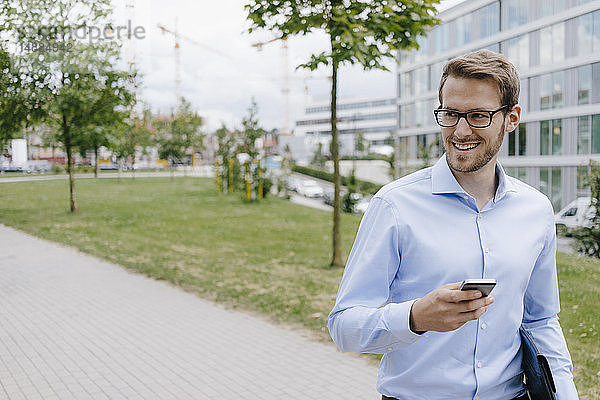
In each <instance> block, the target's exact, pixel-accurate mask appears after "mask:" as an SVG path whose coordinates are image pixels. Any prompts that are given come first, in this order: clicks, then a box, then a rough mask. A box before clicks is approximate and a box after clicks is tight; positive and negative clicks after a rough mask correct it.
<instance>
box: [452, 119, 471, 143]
mask: <svg viewBox="0 0 600 400" xmlns="http://www.w3.org/2000/svg"><path fill="white" fill-rule="evenodd" d="M471 134H472V131H471V127H470V126H469V124H467V120H466V119H465V118H460V119H459V120H458V124H456V128H455V129H454V135H455V136H457V137H459V138H462V137H468V136H470V135H471Z"/></svg>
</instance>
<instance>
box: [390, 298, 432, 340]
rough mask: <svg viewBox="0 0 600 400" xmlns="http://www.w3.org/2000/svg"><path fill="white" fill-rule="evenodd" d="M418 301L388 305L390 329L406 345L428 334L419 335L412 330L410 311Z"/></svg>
mask: <svg viewBox="0 0 600 400" xmlns="http://www.w3.org/2000/svg"><path fill="white" fill-rule="evenodd" d="M415 301H417V299H415V300H411V301H406V302H404V303H390V304H388V305H387V318H386V319H387V321H388V324H389V329H390V331H391V332H392V335H394V336H395V337H396V338H397V339H398V340H399V341H401V342H402V343H406V344H411V343H414V342H415V341H417V339H419V338H422V337H423V336H425V335H426V334H427V332H425V333H424V334H421V335H419V334H418V333H414V332H413V331H412V330H411V329H410V309H411V308H412V305H413V303H414V302H415Z"/></svg>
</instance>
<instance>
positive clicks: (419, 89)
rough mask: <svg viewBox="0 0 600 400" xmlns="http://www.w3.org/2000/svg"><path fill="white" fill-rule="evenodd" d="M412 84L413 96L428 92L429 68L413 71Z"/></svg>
mask: <svg viewBox="0 0 600 400" xmlns="http://www.w3.org/2000/svg"><path fill="white" fill-rule="evenodd" d="M412 78H413V79H412V81H413V82H414V89H415V91H414V94H415V96H419V95H422V94H424V93H427V92H428V91H429V66H428V65H426V66H424V67H422V68H418V69H415V70H414V71H413V73H412Z"/></svg>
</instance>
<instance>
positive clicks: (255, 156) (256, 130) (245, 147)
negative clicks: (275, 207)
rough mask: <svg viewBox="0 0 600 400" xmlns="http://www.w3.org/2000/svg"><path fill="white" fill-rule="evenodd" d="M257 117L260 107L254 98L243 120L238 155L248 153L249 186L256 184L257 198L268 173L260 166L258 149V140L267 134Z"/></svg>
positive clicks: (246, 164)
mask: <svg viewBox="0 0 600 400" xmlns="http://www.w3.org/2000/svg"><path fill="white" fill-rule="evenodd" d="M257 115H258V105H257V104H256V101H255V100H254V98H252V101H251V103H250V107H249V108H248V115H247V116H246V117H244V118H243V119H242V130H241V132H240V137H241V143H240V146H239V147H238V153H246V154H248V156H249V160H248V161H247V162H246V163H245V169H246V173H247V174H248V177H249V179H248V178H247V180H248V183H247V184H248V185H252V184H254V189H255V190H254V191H255V193H256V195H257V196H256V198H258V197H259V196H258V191H259V190H258V188H259V186H260V185H261V182H264V178H263V174H264V173H265V172H266V170H265V169H264V168H262V167H261V166H260V157H259V156H260V150H259V149H258V148H257V146H256V144H257V141H258V139H260V138H262V137H263V136H264V135H265V133H267V132H266V131H265V130H264V129H263V128H261V127H260V124H259V121H258V117H257ZM263 189H264V188H263ZM263 194H264V193H263Z"/></svg>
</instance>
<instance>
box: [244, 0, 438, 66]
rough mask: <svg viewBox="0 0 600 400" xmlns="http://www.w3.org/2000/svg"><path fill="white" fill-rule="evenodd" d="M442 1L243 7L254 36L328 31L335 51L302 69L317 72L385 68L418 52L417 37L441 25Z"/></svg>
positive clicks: (335, 0)
mask: <svg viewBox="0 0 600 400" xmlns="http://www.w3.org/2000/svg"><path fill="white" fill-rule="evenodd" d="M438 3H439V0H403V1H398V0H374V1H368V2H366V1H358V0H345V1H343V0H297V1H263V0H252V1H250V3H249V4H248V5H246V6H245V8H246V11H247V12H248V19H249V20H250V21H251V23H252V25H251V27H250V29H249V31H250V32H254V31H255V30H259V29H266V30H269V31H272V32H274V33H275V34H276V35H277V37H279V38H282V39H283V38H287V37H288V36H293V35H303V36H304V35H307V34H309V33H313V32H315V31H324V32H325V33H327V35H328V36H329V37H330V42H331V51H330V52H322V53H320V54H313V55H311V57H310V60H309V61H308V62H306V63H304V64H302V65H300V67H302V68H308V69H311V70H315V69H317V68H318V67H319V65H321V64H323V65H332V62H335V63H339V64H344V63H350V64H360V65H362V66H363V67H364V68H366V69H373V68H376V69H383V70H387V68H386V67H385V66H384V65H383V64H382V63H381V60H382V58H392V57H393V56H394V54H393V51H394V50H399V49H409V48H416V47H418V44H417V37H418V36H422V35H425V34H426V33H427V31H428V30H429V28H431V27H432V26H433V25H435V24H437V23H439V20H437V19H436V18H435V17H434V15H435V13H436V9H435V5H436V4H438Z"/></svg>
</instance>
